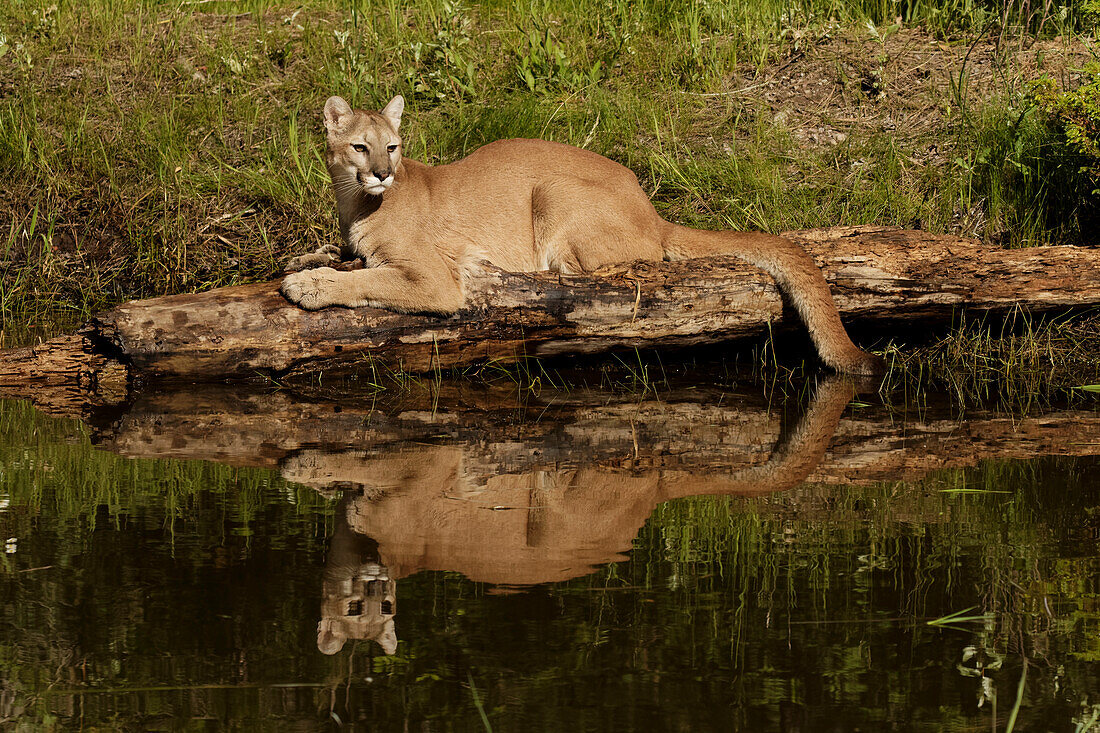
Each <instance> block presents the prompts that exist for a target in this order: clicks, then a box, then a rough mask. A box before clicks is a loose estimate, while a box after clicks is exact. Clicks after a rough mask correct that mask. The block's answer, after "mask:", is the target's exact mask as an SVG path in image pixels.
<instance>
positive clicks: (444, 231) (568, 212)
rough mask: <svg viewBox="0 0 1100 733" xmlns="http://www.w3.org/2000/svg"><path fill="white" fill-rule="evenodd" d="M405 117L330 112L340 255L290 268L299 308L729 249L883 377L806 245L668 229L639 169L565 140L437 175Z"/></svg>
mask: <svg viewBox="0 0 1100 733" xmlns="http://www.w3.org/2000/svg"><path fill="white" fill-rule="evenodd" d="M403 109H404V100H402V98H401V97H395V98H394V99H393V100H391V101H390V103H389V104H387V105H386V107H385V109H383V110H382V112H368V111H363V110H352V109H351V107H350V106H349V105H348V104H347V102H345V101H344V100H343V99H340V98H339V97H332V98H331V99H329V100H328V102H327V103H326V104H325V127H326V129H327V131H328V137H327V152H326V162H327V164H328V169H329V173H330V174H331V176H332V182H333V187H334V188H335V190H336V200H337V206H338V209H339V213H340V228H341V233H342V235H343V247H342V248H336V247H334V246H332V245H329V246H327V247H323V248H321V249H319V250H317V251H316V252H314V253H312V254H308V255H304V256H302V257H298V258H295V259H294V260H292V261H291V262H290V264H289V265H288V267H287V269H288V271H292V272H293V274H290V275H288V276H287V277H286V279H285V280H284V281H283V285H282V291H283V294H284V295H286V297H287V298H289V299H290V300H291V301H292V302H294V303H297V304H299V305H301V306H302V307H303V308H308V309H311V310H312V309H316V308H324V307H326V306H330V305H342V306H348V307H356V306H373V307H379V308H390V309H393V310H398V311H405V312H424V313H442V314H447V313H453V312H455V311H456V310H458V309H459V308H461V307H462V305H463V303H464V302H465V299H466V294H465V279H466V275H467V274H468V273H469V272H470V268H472V267H474V266H476V264H477V263H478V262H479V261H480V260H488V261H489V262H491V263H492V264H494V265H496V266H497V267H500V268H502V269H505V270H512V271H519V272H523V271H533V270H555V271H558V272H562V273H567V274H568V273H574V274H576V273H584V272H591V271H593V270H596V269H598V268H600V267H605V266H607V265H612V264H616V263H622V262H630V261H633V260H662V259H681V258H687V257H705V256H708V255H718V254H730V255H734V256H737V257H739V258H741V259H744V260H746V261H747V262H749V263H751V264H753V265H754V266H756V267H759V268H760V269H762V270H764V271H766V272H767V273H769V274H770V275H771V276H772V277H774V278H775V279H776V282H777V283H778V284H779V286H780V288H781V289H782V290H783V291H784V293H786V295H787V296H788V297H789V298H790V300H791V301H792V302H793V304H794V306H795V308H796V309H797V310H798V312H799V314H800V315H801V316H802V319H803V320H804V321H805V323H806V325H807V327H808V329H809V331H810V335H811V337H812V338H813V340H814V343H815V345H816V346H817V349H818V352H819V353H820V355H821V358H822V359H823V360H824V361H825V363H826V364H828V365H829V366H831V367H833V368H834V369H838V370H840V371H845V372H854V373H863V374H866V373H874V372H877V371H879V370H880V369H881V367H882V360H881V359H879V358H878V357H876V356H873V355H870V354H867V353H865V352H863V351H861V350H860V349H859V348H857V347H856V346H855V345H854V344H853V343H852V342H851V340H850V339H849V338H848V334H847V333H846V332H845V330H844V326H843V325H842V324H841V322H840V316H839V314H838V313H837V309H836V305H835V304H834V303H833V299H832V296H831V295H830V293H829V288H828V285H827V284H826V282H825V278H824V277H823V276H822V274H821V271H820V270H819V269H818V267H817V265H816V264H815V263H814V261H813V259H811V258H810V256H809V255H807V254H806V252H805V251H804V250H803V249H802V248H801V247H799V246H798V245H797V244H795V243H793V242H791V241H789V240H786V239H782V238H780V237H774V236H771V235H767V234H759V233H744V232H711V231H702V230H696V229H689V228H687V227H683V226H679V225H677V224H672V223H670V222H667V221H665V220H664V219H662V218H661V217H660V215H658V214H657V211H656V210H655V209H654V208H653V205H652V204H651V203H650V201H649V199H648V197H647V196H646V195H645V192H644V191H642V189H641V187H640V186H639V185H638V180H637V178H636V177H635V175H634V173H632V172H631V171H630V170H629V169H627V168H625V167H623V166H621V165H619V164H618V163H615V162H614V161H611V160H608V159H607V158H604V157H603V156H600V155H597V154H596V153H593V152H590V151H587V150H582V149H580V148H574V147H570V146H568V145H561V144H559V143H552V142H546V141H542V140H500V141H498V142H494V143H490V144H488V145H486V146H484V147H482V148H479V149H478V150H475V151H474V152H473V153H472V154H471V155H470V156H469V157H467V158H464V159H463V160H460V161H458V162H456V163H452V164H450V165H441V166H435V167H432V166H427V165H424V164H423V163H420V162H417V161H415V160H411V159H406V158H403V157H402V155H401V137H400V135H399V134H398V128H399V126H400V121H401V113H402V110H403ZM341 256H342V257H343V258H344V259H356V258H362V259H363V261H364V264H365V265H366V269H362V270H356V271H352V272H340V271H337V270H334V269H332V268H331V267H324V266H323V265H329V264H334V263H335V262H336V261H338V260H339V259H340V258H341ZM309 267H317V268H318V269H312V270H306V269H305V268H309ZM300 270H304V271H300Z"/></svg>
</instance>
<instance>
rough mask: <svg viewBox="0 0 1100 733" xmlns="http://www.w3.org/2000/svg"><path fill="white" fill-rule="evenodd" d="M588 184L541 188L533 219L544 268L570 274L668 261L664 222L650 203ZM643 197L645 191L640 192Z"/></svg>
mask: <svg viewBox="0 0 1100 733" xmlns="http://www.w3.org/2000/svg"><path fill="white" fill-rule="evenodd" d="M623 193H630V192H624V191H621V190H618V189H615V188H612V187H610V186H606V185H602V184H597V183H592V182H587V181H555V182H553V183H550V184H540V185H538V186H536V187H535V190H534V192H533V195H532V202H531V203H532V206H531V210H532V217H533V222H532V223H533V225H534V233H535V254H536V259H537V260H538V262H539V264H540V266H541V267H542V268H544V269H547V270H554V271H557V272H562V273H567V274H577V273H582V272H592V271H593V270H596V269H599V268H601V267H606V266H607V265H612V264H616V263H620V262H633V261H634V260H661V259H664V249H663V246H662V239H661V236H662V234H661V230H660V227H659V226H658V224H659V223H663V222H661V220H660V218H659V217H657V213H656V212H655V211H653V207H652V205H650V204H649V200H648V199H645V197H644V194H643V196H642V200H643V201H644V203H645V207H648V209H649V211H648V212H647V211H646V210H645V208H642V209H641V210H639V207H638V206H637V201H636V200H635V197H634V196H632V195H628V196H626V197H624V196H623ZM639 193H640V190H639Z"/></svg>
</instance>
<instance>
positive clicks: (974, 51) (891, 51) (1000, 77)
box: [709, 28, 1096, 156]
mask: <svg viewBox="0 0 1100 733" xmlns="http://www.w3.org/2000/svg"><path fill="white" fill-rule="evenodd" d="M862 31H863V32H862V33H860V29H856V30H852V31H838V32H837V33H836V34H835V35H833V34H830V35H824V36H822V37H820V38H817V39H814V40H811V41H809V42H806V43H801V44H799V45H798V46H797V47H796V49H795V50H794V51H793V53H792V54H791V55H790V56H789V57H788V58H787V59H786V60H785V61H782V62H780V63H777V64H773V65H772V66H771V67H768V68H766V69H764V70H763V72H761V73H746V74H741V75H735V76H734V77H733V78H731V80H730V89H729V90H728V91H725V92H721V93H716V94H713V95H709V96H711V97H712V98H713V102H714V104H715V105H719V104H722V103H723V98H724V97H731V98H739V99H741V100H744V102H745V103H747V104H748V105H750V106H751V107H753V108H754V109H756V110H757V111H758V112H759V113H763V114H768V115H770V116H771V117H772V118H773V119H775V120H776V121H777V122H780V123H782V124H784V125H785V126H787V127H788V128H789V129H790V131H791V134H792V137H793V138H794V139H795V140H796V141H797V142H799V143H800V144H804V145H807V146H811V147H815V146H816V147H828V146H831V145H835V144H837V143H840V142H843V141H844V140H846V139H847V138H848V137H850V136H852V135H869V134H875V133H879V132H889V133H891V134H892V135H893V136H894V138H895V139H896V140H897V141H898V142H902V143H905V144H906V147H914V148H918V147H920V143H921V142H929V143H931V144H932V148H933V149H932V150H930V151H928V152H929V154H930V155H932V156H935V155H937V154H939V151H937V150H935V148H936V147H937V146H936V145H935V141H936V140H937V139H938V138H939V134H938V133H939V132H940V131H942V130H944V129H945V127H947V126H948V125H950V124H952V123H953V121H955V120H957V119H959V118H960V116H961V115H963V114H968V113H970V112H971V111H973V110H974V109H975V108H976V107H978V106H980V105H981V103H982V102H985V101H989V100H991V99H996V98H999V97H1004V96H1006V95H1010V94H1012V93H1015V92H1017V91H1019V90H1021V89H1023V88H1024V86H1025V85H1026V84H1027V83H1028V82H1029V81H1031V80H1034V79H1037V78H1039V77H1041V76H1044V75H1047V76H1051V77H1053V78H1054V79H1055V80H1056V81H1057V82H1058V84H1059V86H1061V87H1062V88H1073V87H1076V86H1077V85H1079V84H1080V82H1081V80H1082V76H1083V75H1082V73H1081V69H1082V68H1083V67H1084V65H1085V64H1086V63H1087V62H1089V61H1092V60H1096V50H1095V49H1093V48H1091V47H1090V46H1089V45H1086V43H1085V42H1083V41H1082V40H1081V39H1080V38H1076V39H1074V40H1073V41H1068V40H1062V39H1061V38H1056V39H1052V40H1043V41H1034V40H1031V39H1028V40H1026V41H1024V42H1022V43H1021V41H1020V40H1019V39H1014V38H999V37H997V36H989V35H987V36H983V37H981V38H979V39H978V40H977V41H969V42H963V41H944V40H938V39H936V38H935V37H933V36H932V35H930V34H929V33H927V32H926V31H923V30H921V29H917V28H905V29H901V30H898V31H897V32H894V33H890V34H889V35H887V36H885V38H876V37H874V36H872V35H871V34H870V33H869V31H868V30H867V29H862Z"/></svg>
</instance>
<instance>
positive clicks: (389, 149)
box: [386, 145, 397, 153]
mask: <svg viewBox="0 0 1100 733" xmlns="http://www.w3.org/2000/svg"><path fill="white" fill-rule="evenodd" d="M386 150H388V151H390V152H391V153H392V152H394V151H395V150H397V146H396V145H390V146H388V147H387V148H386Z"/></svg>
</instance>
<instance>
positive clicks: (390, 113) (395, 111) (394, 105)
mask: <svg viewBox="0 0 1100 733" xmlns="http://www.w3.org/2000/svg"><path fill="white" fill-rule="evenodd" d="M404 111H405V98H404V97H402V96H401V95H400V94H398V95H397V96H396V97H394V98H393V99H391V100H390V102H389V104H387V105H386V106H385V108H384V109H383V110H382V116H383V117H385V118H386V119H387V120H389V121H390V124H391V125H393V129H394V130H397V129H398V128H400V127H401V113H402V112H404Z"/></svg>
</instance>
